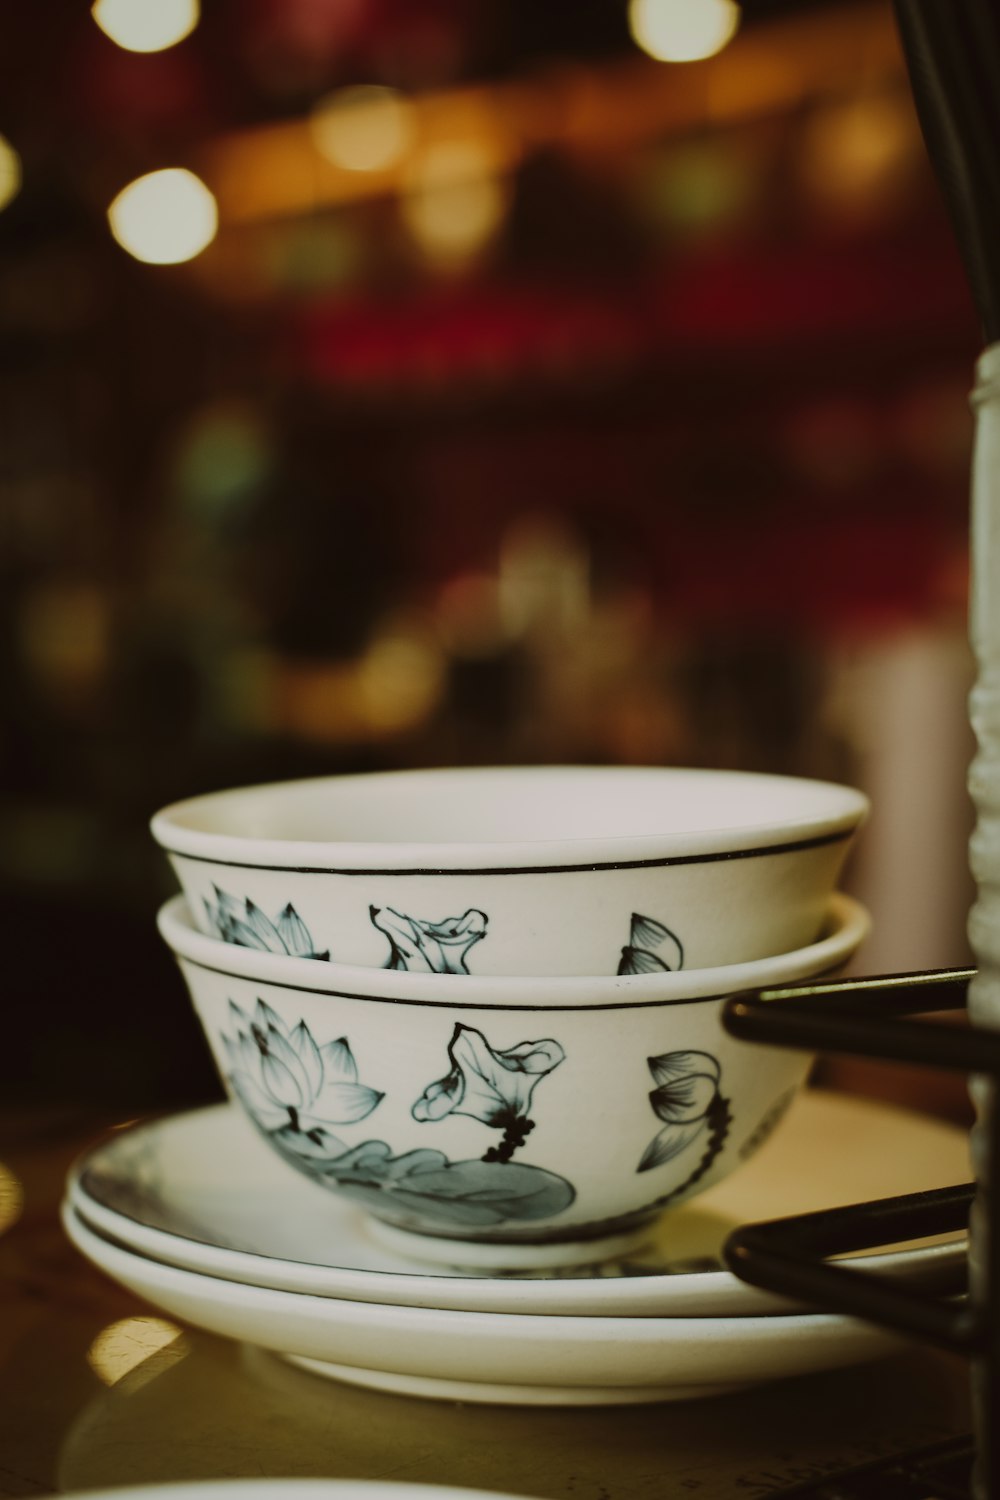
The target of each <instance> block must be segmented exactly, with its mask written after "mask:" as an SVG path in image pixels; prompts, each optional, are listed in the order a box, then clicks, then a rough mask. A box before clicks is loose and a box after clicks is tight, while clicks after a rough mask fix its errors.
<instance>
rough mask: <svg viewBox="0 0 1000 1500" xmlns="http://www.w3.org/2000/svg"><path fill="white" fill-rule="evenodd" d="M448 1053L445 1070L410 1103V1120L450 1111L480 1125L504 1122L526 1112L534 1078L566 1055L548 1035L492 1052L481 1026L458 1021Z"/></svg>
mask: <svg viewBox="0 0 1000 1500" xmlns="http://www.w3.org/2000/svg"><path fill="white" fill-rule="evenodd" d="M448 1054H449V1056H450V1058H451V1061H452V1067H451V1071H450V1072H448V1073H447V1074H445V1076H444V1077H443V1078H440V1079H438V1080H437V1081H436V1082H434V1083H431V1084H428V1086H427V1088H426V1089H425V1090H424V1092H423V1094H422V1095H421V1096H420V1098H419V1099H418V1100H417V1102H416V1103H415V1104H414V1106H413V1111H412V1113H413V1116H414V1119H417V1120H422V1121H427V1120H440V1119H441V1118H443V1116H444V1115H446V1114H448V1113H450V1112H454V1113H456V1114H462V1115H469V1116H471V1117H472V1118H473V1119H474V1120H481V1121H482V1122H483V1124H484V1125H491V1126H495V1127H496V1126H506V1125H509V1124H511V1123H512V1122H513V1121H514V1120H517V1119H523V1118H524V1117H525V1116H526V1115H527V1111H528V1106H529V1104H530V1102H531V1096H532V1093H533V1091H534V1088H535V1086H536V1084H537V1083H538V1081H539V1079H540V1078H544V1077H545V1075H546V1074H547V1073H551V1072H552V1070H553V1068H557V1067H558V1066H559V1064H560V1063H561V1062H562V1061H563V1059H564V1058H565V1056H566V1054H565V1052H564V1051H563V1049H562V1047H561V1046H560V1045H559V1043H558V1042H556V1041H553V1040H552V1039H551V1038H546V1039H545V1040H543V1041H537V1042H519V1043H518V1044H517V1045H516V1046H515V1047H510V1048H508V1049H506V1050H505V1051H494V1049H493V1048H492V1047H491V1046H490V1044H489V1042H488V1041H487V1040H486V1038H485V1036H484V1035H483V1033H482V1032H481V1031H477V1030H476V1028H475V1027H473V1026H464V1025H463V1024H462V1023H461V1022H458V1024H457V1025H456V1026H455V1030H454V1032H453V1034H452V1038H451V1042H450V1043H449V1045H448Z"/></svg>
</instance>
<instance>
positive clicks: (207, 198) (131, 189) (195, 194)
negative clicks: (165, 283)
mask: <svg viewBox="0 0 1000 1500" xmlns="http://www.w3.org/2000/svg"><path fill="white" fill-rule="evenodd" d="M108 220H109V221H110V224H111V233H112V234H113V235H114V237H115V239H116V240H117V241H118V243H119V245H121V247H122V249H123V250H127V251H128V253H129V255H134V256H135V258H136V260H143V261H146V262H148V263H149V264H150V265H155V266H170V265H176V264H177V263H178V262H179V261H183V260H193V259H194V257H195V256H196V255H200V254H201V252H202V250H204V248H205V246H206V245H209V244H211V242H212V240H214V238H215V232H216V230H217V228H218V224H219V212H218V209H217V207H216V203H215V199H214V198H213V197H212V194H211V193H210V192H209V190H208V188H207V187H206V186H205V184H204V183H203V182H202V180H201V178H200V177H196V176H195V175H194V173H193V172H189V171H187V169H186V168H184V167H167V168H165V169H164V170H163V171H161V172H150V173H149V175H148V176H146V177H137V178H136V180H135V182H130V183H129V185H128V187H126V188H122V190H121V192H120V193H119V194H118V197H117V198H116V199H115V201H114V202H113V203H112V205H111V207H110V208H109V209H108Z"/></svg>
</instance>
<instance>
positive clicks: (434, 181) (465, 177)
mask: <svg viewBox="0 0 1000 1500" xmlns="http://www.w3.org/2000/svg"><path fill="white" fill-rule="evenodd" d="M507 201H508V194H507V190H506V187H505V185H504V183H502V182H501V181H500V179H499V178H498V177H497V176H496V175H495V174H494V173H493V171H492V170H491V167H490V158H489V157H488V155H487V154H486V153H485V152H484V151H483V150H481V149H480V147H479V146H477V145H476V144H475V143H474V142H472V141H454V142H450V141H449V142H442V143H441V144H440V145H438V146H434V147H432V148H431V149H430V150H428V151H427V152H425V153H424V156H423V158H422V160H421V161H420V163H419V165H418V167H417V168H416V170H415V171H414V172H413V173H412V174H411V177H410V185H409V191H408V192H407V193H406V194H405V195H404V197H403V199H402V202H401V205H400V211H401V213H402V216H403V222H404V223H405V225H406V227H407V229H408V230H409V231H410V233H411V235H412V236H413V238H414V239H415V240H416V242H417V244H418V245H419V246H420V248H421V250H422V251H423V252H424V255H425V256H426V258H427V259H428V260H429V261H430V262H432V263H435V264H438V265H441V266H445V267H447V266H458V265H461V264H463V263H464V262H466V261H468V260H470V259H471V258H472V257H474V256H476V255H478V254H479V252H480V251H482V250H483V249H485V247H486V246H487V245H488V244H489V242H490V240H491V239H492V238H493V236H494V235H495V234H496V232H497V230H498V229H499V228H500V225H501V224H502V223H503V219H504V215H505V213H506V211H507Z"/></svg>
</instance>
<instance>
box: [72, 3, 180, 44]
mask: <svg viewBox="0 0 1000 1500" xmlns="http://www.w3.org/2000/svg"><path fill="white" fill-rule="evenodd" d="M90 13H91V15H92V16H93V18H94V20H95V21H96V22H97V24H98V26H99V27H100V28H101V30H102V31H103V32H104V34H105V36H109V37H110V38H111V40H112V41H113V42H116V43H117V44H118V46H119V47H124V49H125V50H126V52H162V51H163V50H164V49H165V48H166V47H174V46H176V44H177V43H178V42H182V41H183V40H184V38H185V37H186V36H190V34H191V32H192V31H193V30H194V28H195V27H196V26H197V24H198V20H199V15H200V10H199V3H198V0H94V4H93V5H92V6H91V11H90Z"/></svg>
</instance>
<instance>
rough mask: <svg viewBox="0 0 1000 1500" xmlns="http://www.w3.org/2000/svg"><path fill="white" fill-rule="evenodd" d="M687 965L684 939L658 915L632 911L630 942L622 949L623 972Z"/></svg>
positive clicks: (621, 962) (656, 971) (651, 970)
mask: <svg viewBox="0 0 1000 1500" xmlns="http://www.w3.org/2000/svg"><path fill="white" fill-rule="evenodd" d="M683 967H684V948H683V946H682V944H681V940H680V938H679V937H678V936H677V934H676V933H675V932H671V930H670V928H669V927H667V926H666V925H665V924H664V923H663V922H658V921H657V920H656V918H655V917H646V916H643V915H642V913H641V912H633V913H632V923H631V927H630V929H629V940H628V945H627V946H626V947H624V948H623V949H622V956H621V961H620V962H619V964H618V972H619V974H655V973H660V972H673V971H674V970H677V969H682V968H683Z"/></svg>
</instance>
